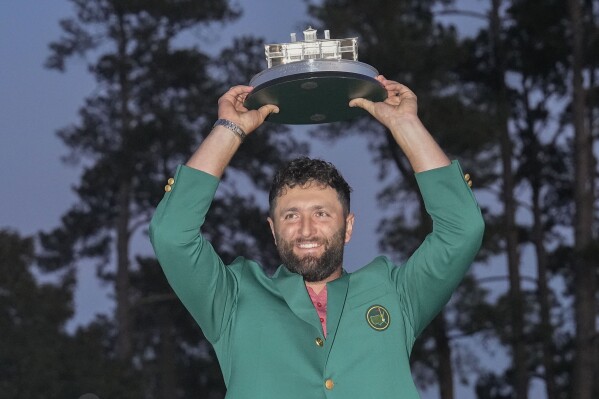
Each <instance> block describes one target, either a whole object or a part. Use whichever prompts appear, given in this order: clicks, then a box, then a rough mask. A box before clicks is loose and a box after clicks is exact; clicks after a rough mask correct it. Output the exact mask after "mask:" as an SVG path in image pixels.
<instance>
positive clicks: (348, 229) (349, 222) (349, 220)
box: [345, 213, 354, 244]
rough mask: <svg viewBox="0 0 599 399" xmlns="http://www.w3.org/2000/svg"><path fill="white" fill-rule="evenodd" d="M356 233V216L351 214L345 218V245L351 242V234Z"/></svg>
mask: <svg viewBox="0 0 599 399" xmlns="http://www.w3.org/2000/svg"><path fill="white" fill-rule="evenodd" d="M353 231H354V214H353V213H350V214H349V215H347V217H346V218H345V243H346V244H347V243H348V242H349V240H351V234H352V232H353Z"/></svg>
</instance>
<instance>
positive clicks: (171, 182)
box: [167, 177, 175, 186]
mask: <svg viewBox="0 0 599 399" xmlns="http://www.w3.org/2000/svg"><path fill="white" fill-rule="evenodd" d="M167 183H168V184H169V185H170V186H172V185H173V184H175V179H173V178H172V177H171V178H170V179H168V180H167Z"/></svg>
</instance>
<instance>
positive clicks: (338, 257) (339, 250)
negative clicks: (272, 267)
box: [277, 226, 345, 283]
mask: <svg viewBox="0 0 599 399" xmlns="http://www.w3.org/2000/svg"><path fill="white" fill-rule="evenodd" d="M277 242H278V243H279V245H278V246H277V249H278V251H279V256H280V257H281V260H282V261H283V264H284V265H285V266H286V267H287V269H289V271H291V272H293V273H297V274H299V275H301V276H302V277H303V278H304V280H305V281H307V282H310V283H312V282H317V281H322V280H324V279H326V278H327V277H329V276H331V275H332V274H333V273H334V272H336V271H337V270H338V269H340V268H341V265H342V264H343V247H344V245H345V226H343V227H341V228H340V229H339V230H338V231H337V232H336V233H335V234H333V236H332V237H331V238H330V240H327V239H326V238H318V239H316V240H314V239H308V240H306V239H298V240H293V241H285V240H283V239H281V238H279V237H277ZM302 242H317V243H318V244H322V245H324V247H325V250H324V252H323V253H322V255H320V256H314V255H306V256H303V257H301V258H300V257H299V256H297V255H296V254H295V253H294V252H293V248H294V246H295V245H297V244H300V243H302Z"/></svg>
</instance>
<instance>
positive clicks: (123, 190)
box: [115, 13, 133, 361]
mask: <svg viewBox="0 0 599 399" xmlns="http://www.w3.org/2000/svg"><path fill="white" fill-rule="evenodd" d="M118 20H119V37H118V54H119V60H120V67H119V77H118V79H119V86H120V97H121V98H120V119H121V132H120V133H121V143H122V144H121V148H122V150H123V152H125V151H126V149H127V144H128V142H129V131H130V123H131V116H130V112H129V101H130V95H131V94H130V90H129V78H128V76H129V75H128V68H127V64H128V63H127V59H128V55H127V43H128V38H127V33H126V27H125V17H124V15H123V14H122V13H119V14H118ZM125 155H126V154H125ZM121 168H122V169H123V170H121V171H119V172H120V173H119V174H118V178H119V180H120V182H119V190H118V194H117V195H118V197H117V207H118V216H117V221H116V240H117V271H116V282H115V286H116V287H115V288H116V321H117V326H118V332H117V334H118V335H117V343H116V356H117V358H118V359H120V360H123V361H128V360H129V359H130V358H131V353H132V351H133V345H132V341H133V338H132V330H131V329H132V326H131V324H132V323H131V304H130V298H129V241H130V234H131V233H130V230H129V223H130V219H131V210H130V206H131V176H130V171H129V170H127V169H128V167H127V162H126V161H125V160H124V161H123V162H122V164H121Z"/></svg>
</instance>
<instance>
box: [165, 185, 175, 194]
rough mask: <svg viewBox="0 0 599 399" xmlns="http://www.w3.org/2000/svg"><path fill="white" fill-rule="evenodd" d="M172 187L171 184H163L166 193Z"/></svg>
mask: <svg viewBox="0 0 599 399" xmlns="http://www.w3.org/2000/svg"><path fill="white" fill-rule="evenodd" d="M172 189H173V188H172V187H171V186H169V185H168V184H167V185H166V186H164V191H166V192H167V193H168V192H169V191H171V190H172Z"/></svg>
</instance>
